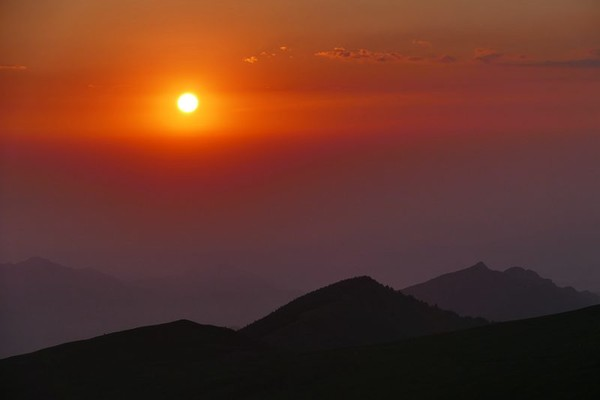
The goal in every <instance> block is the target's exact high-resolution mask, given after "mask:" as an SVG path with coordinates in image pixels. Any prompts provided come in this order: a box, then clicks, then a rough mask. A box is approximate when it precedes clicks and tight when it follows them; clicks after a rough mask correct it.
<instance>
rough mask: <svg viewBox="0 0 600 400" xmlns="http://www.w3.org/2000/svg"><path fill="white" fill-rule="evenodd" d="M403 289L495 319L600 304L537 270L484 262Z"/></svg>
mask: <svg viewBox="0 0 600 400" xmlns="http://www.w3.org/2000/svg"><path fill="white" fill-rule="evenodd" d="M402 292H403V293H406V294H409V295H412V296H414V297H416V298H418V299H420V300H423V301H425V302H427V303H429V304H432V305H438V306H439V307H441V308H444V309H447V310H452V311H455V312H457V313H458V314H460V315H465V316H481V317H484V318H487V319H489V320H492V321H507V320H513V319H521V318H529V317H536V316H541V315H548V314H555V313H559V312H563V311H569V310H575V309H578V308H583V307H586V306H590V305H593V304H598V303H600V296H598V295H596V294H593V293H591V292H578V291H576V290H575V289H573V288H571V287H564V288H561V287H558V286H556V285H555V284H554V283H553V282H552V281H551V280H550V279H544V278H542V277H540V276H539V275H538V274H537V273H535V272H534V271H531V270H527V269H523V268H520V267H513V268H509V269H507V270H506V271H504V272H500V271H494V270H491V269H489V268H488V267H487V266H486V265H485V264H484V263H482V262H480V263H478V264H476V265H474V266H472V267H470V268H466V269H463V270H460V271H457V272H452V273H449V274H445V275H442V276H439V277H437V278H434V279H432V280H429V281H427V282H425V283H421V284H418V285H414V286H411V287H408V288H406V289H403V290H402Z"/></svg>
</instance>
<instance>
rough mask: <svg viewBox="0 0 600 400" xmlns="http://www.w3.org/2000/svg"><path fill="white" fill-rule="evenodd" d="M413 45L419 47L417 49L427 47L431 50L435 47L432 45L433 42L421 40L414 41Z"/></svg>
mask: <svg viewBox="0 0 600 400" xmlns="http://www.w3.org/2000/svg"><path fill="white" fill-rule="evenodd" d="M412 44H413V45H415V46H417V47H425V48H429V47H431V46H433V45H432V44H431V42H429V41H427V40H421V39H415V40H413V41H412Z"/></svg>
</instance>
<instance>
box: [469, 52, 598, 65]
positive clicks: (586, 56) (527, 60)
mask: <svg viewBox="0 0 600 400" xmlns="http://www.w3.org/2000/svg"><path fill="white" fill-rule="evenodd" d="M474 53H475V54H474V56H473V59H474V60H475V61H478V62H480V63H482V64H488V65H498V66H507V67H557V68H558V67H560V68H600V49H590V50H587V51H586V52H585V53H583V54H582V53H580V55H578V56H570V57H568V58H564V59H552V60H545V59H536V58H533V57H529V56H526V55H514V54H506V53H503V52H500V51H497V50H494V49H487V48H477V49H475V52H474Z"/></svg>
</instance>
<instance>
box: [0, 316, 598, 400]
mask: <svg viewBox="0 0 600 400" xmlns="http://www.w3.org/2000/svg"><path fill="white" fill-rule="evenodd" d="M598 337H600V306H595V307H590V308H586V309H582V310H578V311H572V312H568V313H563V314H558V315H552V316H547V317H540V318H534V319H527V320H520V321H511V322H505V323H498V324H492V325H486V326H483V327H478V328H473V329H467V330H462V331H455V332H450V333H443V334H438V335H430V336H425V337H418V338H412V339H407V340H402V341H399V342H396V343H389V344H381V345H375V346H363V347H352V348H342V349H337V350H324V351H313V352H307V353H298V352H273V351H272V350H270V349H269V348H267V347H264V346H263V345H261V344H260V343H256V342H254V341H252V340H251V339H247V338H246V337H244V335H243V334H241V333H239V332H235V331H232V330H229V329H225V328H217V327H212V326H204V325H198V324H194V323H192V322H189V321H177V322H174V323H170V324H163V325H158V326H151V327H145V328H139V329H134V330H130V331H126V332H120V333H116V334H110V335H105V336H101V337H98V338H94V339H90V340H85V341H80V342H74V343H68V344H64V345H61V346H56V347H53V348H49V349H45V350H41V351H38V352H35V353H31V354H26V355H22V356H16V357H11V358H8V359H4V360H0V377H2V379H0V395H2V398H3V399H7V400H21V399H42V398H43V399H91V400H94V399H107V398H110V399H131V398H142V399H147V400H151V399H173V398H177V399H191V398H202V399H234V398H235V399H237V398H244V399H307V398H310V399H331V398H344V399H365V398H369V399H383V398H408V399H437V398H460V399H481V398H485V399H506V398H516V399H533V398H539V399H565V398H573V399H595V398H598V396H600V380H598V376H599V375H600V362H599V361H598V360H600V345H599V343H598Z"/></svg>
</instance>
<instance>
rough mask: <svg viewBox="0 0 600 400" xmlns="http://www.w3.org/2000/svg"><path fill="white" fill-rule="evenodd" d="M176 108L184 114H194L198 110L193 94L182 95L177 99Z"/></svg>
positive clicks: (196, 100)
mask: <svg viewBox="0 0 600 400" xmlns="http://www.w3.org/2000/svg"><path fill="white" fill-rule="evenodd" d="M177 107H178V108H179V110H180V111H181V112H184V113H191V112H194V111H196V109H197V108H198V98H197V97H196V95H195V94H193V93H184V94H182V95H181V96H179V98H178V99H177Z"/></svg>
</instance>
